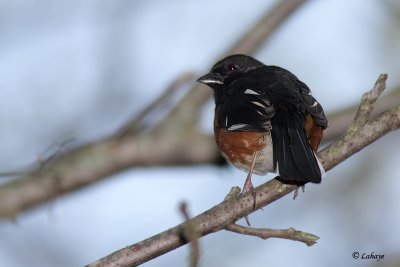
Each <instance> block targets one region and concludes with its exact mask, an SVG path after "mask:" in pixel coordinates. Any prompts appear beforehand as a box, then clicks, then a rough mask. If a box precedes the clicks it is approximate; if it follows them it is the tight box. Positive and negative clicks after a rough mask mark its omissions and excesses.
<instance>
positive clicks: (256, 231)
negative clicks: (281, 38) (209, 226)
mask: <svg viewBox="0 0 400 267" xmlns="http://www.w3.org/2000/svg"><path fill="white" fill-rule="evenodd" d="M225 229H226V230H228V231H231V232H234V233H238V234H242V235H250V236H256V237H259V238H261V239H264V240H265V239H268V238H271V237H273V238H283V239H289V240H293V241H299V242H303V243H304V244H306V245H307V246H312V245H314V244H315V243H317V240H318V239H319V237H318V236H316V235H313V234H310V233H306V232H302V231H298V230H295V229H294V228H292V227H290V228H288V229H270V228H253V227H246V226H242V225H238V224H236V223H232V224H229V225H227V226H226V227H225Z"/></svg>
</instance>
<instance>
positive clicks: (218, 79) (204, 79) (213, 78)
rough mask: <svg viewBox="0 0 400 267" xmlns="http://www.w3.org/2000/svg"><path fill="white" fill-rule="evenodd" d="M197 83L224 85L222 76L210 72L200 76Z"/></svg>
mask: <svg viewBox="0 0 400 267" xmlns="http://www.w3.org/2000/svg"><path fill="white" fill-rule="evenodd" d="M197 81H198V82H199V83H203V84H205V85H212V84H224V80H223V78H222V76H221V75H220V74H218V73H212V72H210V73H208V74H206V75H204V76H201V77H200V78H198V79H197Z"/></svg>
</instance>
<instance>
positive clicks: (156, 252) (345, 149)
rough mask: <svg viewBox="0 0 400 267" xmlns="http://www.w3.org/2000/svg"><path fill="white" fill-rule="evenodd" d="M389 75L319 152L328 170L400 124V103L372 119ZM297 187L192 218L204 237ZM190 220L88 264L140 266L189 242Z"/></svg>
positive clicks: (229, 202)
mask: <svg viewBox="0 0 400 267" xmlns="http://www.w3.org/2000/svg"><path fill="white" fill-rule="evenodd" d="M386 78H387V75H386V74H382V75H381V76H379V78H378V80H377V82H376V84H375V86H374V88H373V89H372V90H371V91H370V92H368V93H366V94H364V96H363V98H362V101H361V104H360V108H359V112H358V113H357V114H358V115H357V116H356V118H355V120H354V122H353V123H352V124H351V125H350V127H349V128H348V130H347V132H346V134H345V135H343V136H342V137H341V138H340V139H339V140H338V141H336V142H335V143H333V144H331V145H329V146H328V147H326V148H325V149H323V150H322V151H320V152H319V153H318V157H319V159H320V160H321V163H322V165H323V166H324V168H325V170H326V171H328V170H330V169H332V168H333V167H335V166H337V165H338V164H339V163H341V162H342V161H344V160H345V159H347V158H348V157H349V156H351V155H353V154H355V153H357V152H358V151H360V150H361V149H362V148H364V147H366V146H368V145H369V144H370V143H372V142H373V141H375V140H377V139H379V138H380V137H382V136H383V135H385V134H386V133H388V132H390V131H392V130H395V129H399V128H400V105H399V106H397V107H395V108H392V109H389V110H387V111H386V112H384V113H383V114H381V115H379V116H377V117H375V118H373V119H370V114H371V111H372V110H373V108H374V104H375V101H376V99H377V98H378V96H379V95H380V93H381V92H382V91H383V90H384V88H385V82H386ZM296 188H298V187H297V186H296V185H287V184H282V183H281V182H279V181H278V180H276V179H272V180H270V181H268V182H266V183H264V184H262V185H260V186H258V187H256V188H255V189H254V190H255V194H256V196H257V197H256V198H255V200H254V198H253V195H252V194H251V192H249V193H246V194H244V195H239V196H238V197H237V198H235V197H232V194H230V195H228V197H227V198H225V200H224V201H223V202H221V203H220V204H218V205H216V206H214V207H213V208H211V209H209V210H207V211H206V212H204V213H202V214H200V215H198V216H196V217H194V218H193V219H191V220H190V223H191V224H195V225H197V228H196V229H197V230H198V236H199V237H202V236H205V235H208V234H210V233H214V232H217V231H220V230H222V229H226V228H227V227H228V228H229V226H230V225H232V224H233V223H235V222H236V221H237V220H238V219H240V218H243V217H245V216H247V215H248V214H250V213H252V212H254V211H255V210H258V209H260V208H263V207H265V206H267V205H268V204H270V203H271V202H274V201H276V200H277V199H279V198H281V197H283V196H285V195H287V194H289V193H290V192H292V191H293V190H295V189H296ZM254 201H255V209H253V203H254ZM186 223H188V222H185V223H182V224H179V225H177V226H175V227H173V228H170V229H168V230H166V231H165V232H162V233H160V234H158V235H155V236H153V237H150V238H148V239H146V240H143V241H141V242H139V243H136V244H133V245H130V246H127V247H125V248H123V249H121V250H118V251H116V252H114V253H112V254H110V255H108V256H106V257H104V258H102V259H100V260H98V261H96V262H93V263H91V264H89V265H87V267H106V266H107V267H108V266H119V267H124V266H126V267H128V266H137V265H139V264H141V263H144V262H146V261H149V260H151V259H153V258H156V257H158V256H160V255H162V254H164V253H167V252H168V251H171V250H173V249H175V248H177V247H179V246H182V245H184V244H186V241H185V240H183V239H182V238H181V229H182V228H184V227H185V224H186Z"/></svg>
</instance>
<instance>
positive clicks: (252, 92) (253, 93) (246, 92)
mask: <svg viewBox="0 0 400 267" xmlns="http://www.w3.org/2000/svg"><path fill="white" fill-rule="evenodd" d="M244 94H246V95H261V94H260V93H257V92H256V91H254V90H252V89H246V91H244Z"/></svg>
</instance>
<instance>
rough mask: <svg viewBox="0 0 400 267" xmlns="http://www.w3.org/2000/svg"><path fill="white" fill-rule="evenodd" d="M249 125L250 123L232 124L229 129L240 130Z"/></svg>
mask: <svg viewBox="0 0 400 267" xmlns="http://www.w3.org/2000/svg"><path fill="white" fill-rule="evenodd" d="M247 126H248V125H247V124H244V123H238V124H234V125H232V126H231V127H229V128H228V131H235V130H239V129H242V128H245V127H247Z"/></svg>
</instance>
